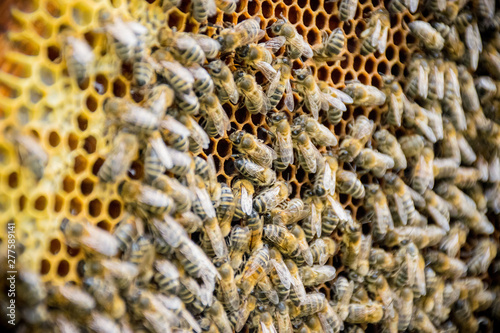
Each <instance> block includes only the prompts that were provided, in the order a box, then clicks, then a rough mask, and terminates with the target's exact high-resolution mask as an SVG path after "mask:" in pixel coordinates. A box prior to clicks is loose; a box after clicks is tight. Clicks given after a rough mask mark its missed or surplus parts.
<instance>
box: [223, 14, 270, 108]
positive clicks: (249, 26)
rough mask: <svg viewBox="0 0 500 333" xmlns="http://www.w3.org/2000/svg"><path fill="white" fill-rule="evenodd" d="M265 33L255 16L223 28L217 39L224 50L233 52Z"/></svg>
mask: <svg viewBox="0 0 500 333" xmlns="http://www.w3.org/2000/svg"><path fill="white" fill-rule="evenodd" d="M264 34H265V31H264V30H261V29H260V19H259V18H258V17H255V18H250V19H247V20H243V21H241V22H240V23H238V24H237V25H236V26H234V27H232V28H228V29H224V30H222V31H221V32H220V35H219V36H218V37H217V38H216V40H217V41H218V42H219V43H220V45H221V48H222V50H223V51H224V52H232V51H234V50H235V49H236V48H238V47H240V46H242V45H247V44H250V43H254V42H256V41H258V40H259V39H261V38H262V37H263V36H264ZM234 103H236V102H234Z"/></svg>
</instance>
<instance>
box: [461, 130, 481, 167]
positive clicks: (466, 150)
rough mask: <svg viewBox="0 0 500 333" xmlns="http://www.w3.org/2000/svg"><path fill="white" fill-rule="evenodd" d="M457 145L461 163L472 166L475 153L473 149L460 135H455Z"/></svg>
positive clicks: (475, 157)
mask: <svg viewBox="0 0 500 333" xmlns="http://www.w3.org/2000/svg"><path fill="white" fill-rule="evenodd" d="M457 143H458V148H459V149H460V156H461V157H462V163H464V164H466V165H472V164H473V163H474V162H475V161H476V159H477V156H476V153H475V152H474V149H473V148H472V147H471V146H470V144H469V142H468V141H467V139H465V137H464V136H463V135H462V134H461V133H457Z"/></svg>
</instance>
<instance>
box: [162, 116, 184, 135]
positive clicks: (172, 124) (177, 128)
mask: <svg viewBox="0 0 500 333" xmlns="http://www.w3.org/2000/svg"><path fill="white" fill-rule="evenodd" d="M160 127H161V128H163V129H166V130H167V131H169V132H172V133H175V134H177V135H180V136H183V137H186V136H190V135H191V132H190V131H189V129H188V128H187V127H186V126H184V125H183V124H182V123H181V122H180V121H178V120H177V119H175V118H174V117H172V116H170V115H166V116H165V117H164V118H163V120H162V121H161V122H160Z"/></svg>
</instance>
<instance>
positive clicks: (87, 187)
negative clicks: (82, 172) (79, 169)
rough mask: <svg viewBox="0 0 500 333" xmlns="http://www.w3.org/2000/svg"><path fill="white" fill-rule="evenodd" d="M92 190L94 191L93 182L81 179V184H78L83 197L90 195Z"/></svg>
mask: <svg viewBox="0 0 500 333" xmlns="http://www.w3.org/2000/svg"><path fill="white" fill-rule="evenodd" d="M93 190H94V182H93V181H92V180H91V179H89V178H85V179H83V180H82V182H81V183H80V192H81V193H82V194H83V195H89V194H90V193H92V191H93Z"/></svg>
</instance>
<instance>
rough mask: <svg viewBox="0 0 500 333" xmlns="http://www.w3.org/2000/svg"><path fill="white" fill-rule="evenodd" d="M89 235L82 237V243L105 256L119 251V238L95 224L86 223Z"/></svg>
mask: <svg viewBox="0 0 500 333" xmlns="http://www.w3.org/2000/svg"><path fill="white" fill-rule="evenodd" d="M85 229H86V231H87V235H86V236H85V237H82V243H83V244H85V245H86V246H88V247H90V248H91V249H93V250H95V251H96V252H99V253H100V254H103V255H105V256H110V257H112V256H114V255H116V254H117V253H118V240H117V239H116V238H115V237H114V236H113V235H111V234H110V233H109V232H107V231H104V230H102V229H100V228H98V227H95V226H93V225H90V224H88V225H85Z"/></svg>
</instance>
